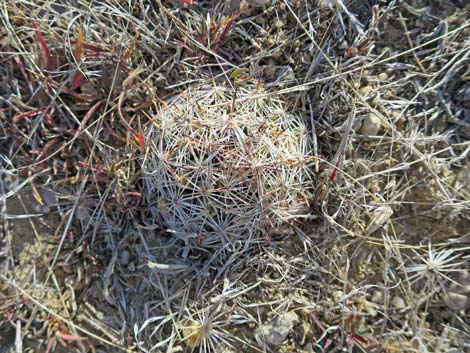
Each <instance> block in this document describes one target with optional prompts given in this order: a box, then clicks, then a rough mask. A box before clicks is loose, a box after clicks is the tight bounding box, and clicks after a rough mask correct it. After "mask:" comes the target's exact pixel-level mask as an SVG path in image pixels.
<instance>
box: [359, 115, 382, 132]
mask: <svg viewBox="0 0 470 353" xmlns="http://www.w3.org/2000/svg"><path fill="white" fill-rule="evenodd" d="M381 126H382V123H381V121H380V118H379V117H378V116H377V115H375V114H374V113H370V114H369V115H368V116H366V117H365V118H364V120H363V121H362V125H361V134H363V135H371V136H375V135H377V134H378V132H379V130H380V127H381Z"/></svg>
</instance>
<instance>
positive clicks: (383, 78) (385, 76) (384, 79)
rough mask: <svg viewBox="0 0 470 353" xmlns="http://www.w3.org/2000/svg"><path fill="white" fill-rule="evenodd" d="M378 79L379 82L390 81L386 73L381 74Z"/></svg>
mask: <svg viewBox="0 0 470 353" xmlns="http://www.w3.org/2000/svg"><path fill="white" fill-rule="evenodd" d="M377 78H378V79H379V81H382V82H384V81H387V80H388V75H387V73H385V72H381V73H380V74H379V76H377Z"/></svg>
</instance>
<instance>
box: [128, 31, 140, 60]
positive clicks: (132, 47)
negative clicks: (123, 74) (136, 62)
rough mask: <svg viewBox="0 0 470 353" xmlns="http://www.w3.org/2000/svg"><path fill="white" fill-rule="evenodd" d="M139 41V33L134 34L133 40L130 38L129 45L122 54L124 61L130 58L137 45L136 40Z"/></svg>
mask: <svg viewBox="0 0 470 353" xmlns="http://www.w3.org/2000/svg"><path fill="white" fill-rule="evenodd" d="M138 39H139V32H136V34H135V36H134V38H132V42H131V45H130V46H129V48H128V49H127V50H126V52H125V53H124V60H127V59H129V58H130V57H131V55H132V53H133V52H134V48H135V45H136V44H137V40H138Z"/></svg>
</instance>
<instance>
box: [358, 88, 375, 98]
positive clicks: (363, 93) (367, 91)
mask: <svg viewBox="0 0 470 353" xmlns="http://www.w3.org/2000/svg"><path fill="white" fill-rule="evenodd" d="M372 90H373V88H372V86H364V87H361V88H360V89H359V94H360V95H361V96H363V97H366V96H368V95H369V94H370V93H371V92H372Z"/></svg>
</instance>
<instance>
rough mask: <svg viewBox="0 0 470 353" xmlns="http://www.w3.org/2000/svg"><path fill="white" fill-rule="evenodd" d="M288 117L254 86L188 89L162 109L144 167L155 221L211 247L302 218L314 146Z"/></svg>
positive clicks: (148, 136) (294, 119)
mask: <svg viewBox="0 0 470 353" xmlns="http://www.w3.org/2000/svg"><path fill="white" fill-rule="evenodd" d="M286 110H287V108H286V106H285V104H284V103H283V101H282V100H281V99H280V98H279V97H270V96H268V95H266V94H264V92H263V91H262V90H261V89H260V88H259V87H256V86H253V87H252V88H250V87H244V88H243V87H240V88H238V89H237V90H236V91H235V90H234V89H233V88H231V87H223V86H213V85H206V86H200V87H196V88H194V87H193V88H190V89H188V90H186V91H185V92H183V93H181V94H179V95H177V96H175V97H173V98H171V99H169V100H168V101H166V102H165V103H164V104H162V105H161V106H160V108H159V111H158V112H157V114H156V115H155V119H154V123H153V124H152V125H151V126H150V127H149V129H148V130H147V132H146V143H147V148H146V153H145V156H144V157H143V161H142V169H143V173H144V191H145V192H144V195H145V197H146V198H147V200H146V202H147V204H148V205H150V212H151V214H152V216H153V217H154V221H155V222H158V224H161V225H162V226H163V227H166V228H168V229H171V230H172V231H174V232H175V233H177V234H180V235H181V236H186V237H191V236H195V237H196V236H198V237H200V239H202V244H203V245H206V246H211V245H216V244H220V243H221V242H222V243H226V242H231V241H233V240H234V239H240V237H246V236H250V235H251V236H253V235H255V234H261V233H262V232H263V231H266V230H268V229H270V228H272V227H277V226H280V225H281V224H282V223H284V222H286V221H287V220H289V219H290V218H293V217H298V216H299V212H300V213H302V212H303V213H307V212H308V207H306V206H308V202H309V199H310V194H309V190H310V189H311V187H312V181H313V174H312V170H311V169H312V168H311V164H312V154H311V143H310V140H311V139H310V138H309V137H310V135H309V132H308V129H307V126H306V124H305V123H304V122H303V121H302V119H301V118H299V117H298V116H296V115H293V114H290V113H288V112H286ZM245 239H246V238H245Z"/></svg>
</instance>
